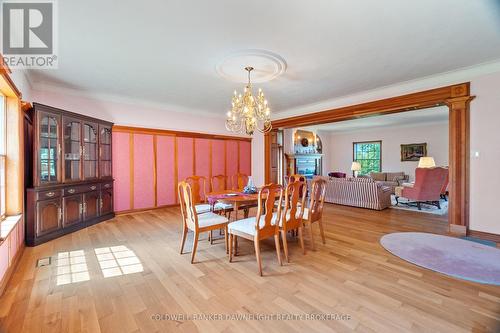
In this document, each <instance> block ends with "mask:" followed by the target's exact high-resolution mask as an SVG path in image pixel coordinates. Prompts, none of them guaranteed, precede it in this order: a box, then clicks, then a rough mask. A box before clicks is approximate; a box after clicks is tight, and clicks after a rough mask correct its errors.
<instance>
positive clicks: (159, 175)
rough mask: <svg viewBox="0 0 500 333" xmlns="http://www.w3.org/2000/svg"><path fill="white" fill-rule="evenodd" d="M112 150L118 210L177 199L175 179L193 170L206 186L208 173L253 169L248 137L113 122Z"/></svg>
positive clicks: (152, 206) (145, 207)
mask: <svg viewBox="0 0 500 333" xmlns="http://www.w3.org/2000/svg"><path fill="white" fill-rule="evenodd" d="M190 134H191V135H190ZM112 153H113V162H114V163H113V175H114V177H115V186H114V192H115V196H114V198H115V202H114V204H115V212H116V213H119V214H124V213H130V212H139V211H144V210H150V209H157V208H159V207H166V206H171V205H175V204H177V203H178V198H177V183H178V182H179V181H181V180H183V179H185V178H186V177H189V176H192V175H200V176H205V177H207V189H208V190H209V189H210V178H211V176H215V175H227V176H232V175H235V174H236V173H237V172H241V173H245V174H248V175H250V171H251V156H250V154H251V139H249V138H238V137H227V136H220V135H210V134H200V133H189V132H177V131H167V130H157V129H148V128H137V127H127V126H113V149H112ZM227 186H230V183H228V184H227Z"/></svg>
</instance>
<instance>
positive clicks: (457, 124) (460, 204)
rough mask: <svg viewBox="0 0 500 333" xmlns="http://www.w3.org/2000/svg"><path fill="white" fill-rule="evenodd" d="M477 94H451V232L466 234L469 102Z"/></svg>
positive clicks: (448, 100) (447, 101)
mask: <svg viewBox="0 0 500 333" xmlns="http://www.w3.org/2000/svg"><path fill="white" fill-rule="evenodd" d="M472 99H474V96H460V97H451V98H449V99H447V100H446V104H447V105H448V107H449V109H450V116H449V119H450V123H449V137H450V142H449V145H450V151H449V165H450V171H449V172H450V174H449V177H450V181H449V192H450V200H449V209H448V214H449V216H448V219H449V223H450V232H451V233H454V234H458V235H464V236H465V235H466V234H467V230H468V226H469V155H470V153H469V151H470V144H469V141H470V138H469V136H470V134H469V132H470V131H469V127H470V126H469V117H470V116H469V103H470V101H471V100H472Z"/></svg>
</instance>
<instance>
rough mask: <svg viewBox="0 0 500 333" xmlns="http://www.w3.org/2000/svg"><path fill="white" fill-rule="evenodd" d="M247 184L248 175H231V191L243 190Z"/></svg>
mask: <svg viewBox="0 0 500 333" xmlns="http://www.w3.org/2000/svg"><path fill="white" fill-rule="evenodd" d="M247 184H248V175H245V174H244V173H239V172H238V173H237V174H235V175H233V177H232V179H231V185H232V189H233V190H240V191H241V190H243V189H244V188H245V186H247Z"/></svg>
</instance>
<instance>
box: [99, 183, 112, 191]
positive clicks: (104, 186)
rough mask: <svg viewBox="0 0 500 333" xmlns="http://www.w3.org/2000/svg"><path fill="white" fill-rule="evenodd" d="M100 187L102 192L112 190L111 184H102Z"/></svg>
mask: <svg viewBox="0 0 500 333" xmlns="http://www.w3.org/2000/svg"><path fill="white" fill-rule="evenodd" d="M101 186H102V189H103V190H107V189H109V188H113V182H108V183H103V184H102V185H101Z"/></svg>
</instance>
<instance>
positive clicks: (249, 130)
mask: <svg viewBox="0 0 500 333" xmlns="http://www.w3.org/2000/svg"><path fill="white" fill-rule="evenodd" d="M245 70H246V71H247V72H248V84H247V85H246V87H245V90H244V92H243V96H242V95H241V94H239V95H238V93H237V92H236V90H235V91H234V95H233V99H232V103H231V105H232V108H231V111H229V112H228V113H227V119H226V128H227V130H228V131H231V132H237V133H243V131H245V133H246V134H248V135H253V133H254V131H255V129H257V130H258V131H259V132H261V133H267V132H269V131H271V129H272V126H271V110H270V109H269V106H268V105H267V100H266V99H265V97H264V93H263V92H262V89H260V88H259V92H258V94H257V97H254V96H253V94H252V84H251V83H250V73H251V72H252V70H253V67H245Z"/></svg>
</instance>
